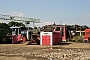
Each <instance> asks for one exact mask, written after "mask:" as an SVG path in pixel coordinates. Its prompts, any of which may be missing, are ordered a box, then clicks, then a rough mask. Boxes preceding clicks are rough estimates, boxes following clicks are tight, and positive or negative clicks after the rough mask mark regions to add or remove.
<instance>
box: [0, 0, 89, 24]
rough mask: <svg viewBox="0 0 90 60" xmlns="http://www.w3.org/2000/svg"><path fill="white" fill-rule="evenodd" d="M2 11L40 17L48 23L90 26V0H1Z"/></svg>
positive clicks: (0, 7)
mask: <svg viewBox="0 0 90 60" xmlns="http://www.w3.org/2000/svg"><path fill="white" fill-rule="evenodd" d="M0 13H1V14H9V15H17V16H25V17H30V18H36V19H40V20H41V21H42V23H40V24H38V26H42V25H46V24H53V23H54V22H55V23H56V24H61V22H62V24H79V25H88V26H90V0H0Z"/></svg>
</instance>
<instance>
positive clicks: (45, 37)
mask: <svg viewBox="0 0 90 60" xmlns="http://www.w3.org/2000/svg"><path fill="white" fill-rule="evenodd" d="M50 42H51V41H50V35H43V36H42V45H50Z"/></svg>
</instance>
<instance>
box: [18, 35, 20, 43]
mask: <svg viewBox="0 0 90 60" xmlns="http://www.w3.org/2000/svg"><path fill="white" fill-rule="evenodd" d="M18 41H19V42H20V41H21V34H18Z"/></svg>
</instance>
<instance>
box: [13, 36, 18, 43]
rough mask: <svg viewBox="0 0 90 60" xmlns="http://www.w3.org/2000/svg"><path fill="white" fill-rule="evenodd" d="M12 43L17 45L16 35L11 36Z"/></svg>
mask: <svg viewBox="0 0 90 60" xmlns="http://www.w3.org/2000/svg"><path fill="white" fill-rule="evenodd" d="M12 43H17V36H16V35H12Z"/></svg>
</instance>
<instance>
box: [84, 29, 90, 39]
mask: <svg viewBox="0 0 90 60" xmlns="http://www.w3.org/2000/svg"><path fill="white" fill-rule="evenodd" d="M88 33H90V29H86V30H85V36H84V40H88V37H89V35H88Z"/></svg>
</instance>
